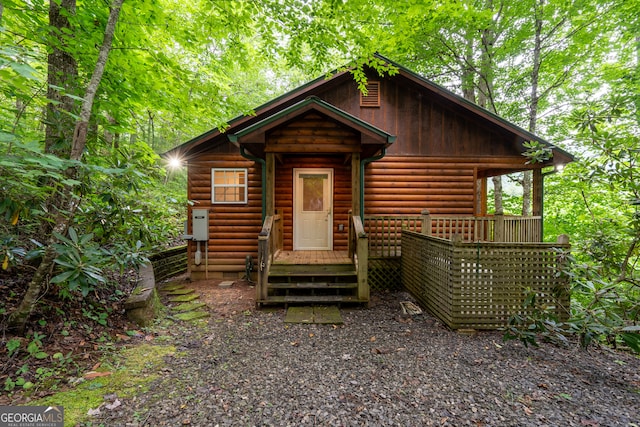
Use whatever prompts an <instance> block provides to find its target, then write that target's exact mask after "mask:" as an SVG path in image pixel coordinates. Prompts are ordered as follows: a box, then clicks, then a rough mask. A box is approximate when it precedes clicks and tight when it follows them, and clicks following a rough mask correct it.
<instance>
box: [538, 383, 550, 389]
mask: <svg viewBox="0 0 640 427" xmlns="http://www.w3.org/2000/svg"><path fill="white" fill-rule="evenodd" d="M538 387H540V388H544V389H547V388H549V386H548V385H546V384H545V383H540V384H538Z"/></svg>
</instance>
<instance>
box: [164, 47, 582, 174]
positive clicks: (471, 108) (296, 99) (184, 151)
mask: <svg viewBox="0 0 640 427" xmlns="http://www.w3.org/2000/svg"><path fill="white" fill-rule="evenodd" d="M375 56H376V57H377V58H378V59H381V60H383V61H385V62H386V63H387V64H389V65H391V66H393V67H395V68H397V70H398V74H396V75H394V77H397V76H399V77H400V78H404V79H406V80H408V81H410V82H413V83H414V84H416V85H418V86H420V87H421V88H424V89H426V90H428V91H429V92H430V93H431V94H432V95H433V96H434V98H437V99H438V100H439V101H440V102H441V103H444V104H445V105H450V106H453V107H454V108H456V109H459V110H463V111H465V112H466V113H467V114H470V115H472V116H475V117H476V118H480V119H482V120H484V121H487V122H489V123H492V124H493V125H495V126H497V127H498V128H500V129H502V130H503V131H505V132H508V133H510V134H513V135H515V136H517V137H519V138H520V139H521V140H522V142H526V141H537V142H539V143H541V144H542V145H543V146H546V147H548V148H550V149H551V150H552V151H553V154H554V156H553V157H554V158H553V160H552V162H553V164H564V163H568V162H571V161H573V160H574V157H573V156H572V155H571V154H569V153H568V152H566V151H564V150H562V149H560V148H558V147H557V146H555V145H553V144H551V143H550V142H549V141H546V140H545V139H543V138H541V137H539V136H537V135H535V134H533V133H531V132H528V131H526V130H525V129H523V128H521V127H519V126H517V125H515V124H513V123H511V122H509V121H507V120H505V119H503V118H502V117H500V116H498V115H497V114H494V113H492V112H490V111H488V110H486V109H484V108H482V107H480V106H479V105H477V104H475V103H473V102H471V101H469V100H467V99H465V98H463V97H461V96H460V95H457V94H455V93H454V92H451V91H450V90H448V89H446V88H444V87H442V86H440V85H438V84H436V83H434V82H432V81H431V80H429V79H426V78H424V77H422V76H420V75H418V74H416V73H415V72H413V71H411V70H409V69H408V68H406V67H404V66H402V65H400V64H398V63H396V62H394V61H392V60H390V59H388V58H386V57H384V56H382V55H380V54H375ZM330 75H331V77H330V78H325V77H324V76H322V77H318V78H316V79H315V80H312V81H310V82H308V83H306V84H304V85H302V86H299V87H297V88H296V89H293V90H291V91H289V92H287V93H285V94H283V95H281V96H279V97H277V98H275V99H273V100H271V101H269V102H267V103H265V104H263V105H261V106H259V107H257V108H256V109H255V114H254V115H241V116H237V117H236V118H234V119H232V120H231V121H230V122H229V126H228V128H227V129H226V131H224V132H221V131H220V130H218V129H212V130H210V131H208V132H205V133H203V134H201V135H199V136H196V137H195V138H193V139H191V140H189V141H187V142H185V143H183V144H181V145H179V146H177V147H175V148H173V149H171V150H169V151H167V152H166V153H164V154H163V157H174V156H175V157H187V158H188V157H191V156H193V155H195V154H197V153H200V152H202V151H205V150H207V149H209V148H212V147H215V146H217V145H219V144H221V143H226V142H227V141H229V140H230V139H231V140H232V139H233V138H234V137H233V135H237V136H238V137H239V138H240V137H241V136H243V135H246V134H248V133H250V132H252V131H256V129H257V128H259V127H260V126H258V124H259V123H262V125H268V124H269V123H271V122H269V120H272V121H273V120H277V117H280V115H281V113H282V112H284V111H289V112H292V111H295V110H296V107H294V106H295V105H296V104H299V103H301V102H304V100H305V99H313V98H315V99H316V100H317V101H309V104H314V105H315V107H316V108H322V109H325V111H332V112H333V113H335V114H337V115H338V116H340V117H342V119H345V118H346V116H343V115H342V114H346V115H348V116H351V117H352V118H349V119H348V121H349V122H350V124H351V126H354V125H357V127H361V128H363V129H367V128H368V127H370V128H374V126H372V125H370V124H368V123H366V122H364V121H362V120H360V119H358V118H357V117H355V116H352V115H351V114H349V113H346V112H344V111H342V110H339V109H337V108H336V107H334V106H331V104H329V103H326V102H324V101H321V100H319V98H317V97H313V95H314V94H315V93H318V92H319V89H326V88H329V87H331V86H335V85H338V84H340V83H342V82H344V81H346V80H350V79H352V76H351V74H350V72H349V71H337V70H334V71H333V72H332V73H330ZM318 101H321V102H318ZM309 104H307V105H309ZM291 108H293V110H290V109H291ZM297 108H301V107H297ZM333 110H338V111H340V112H341V113H338V111H333ZM353 119H355V121H354V120H353ZM343 123H344V122H343ZM250 129H252V130H250ZM375 129H377V128H375ZM378 130H379V131H381V132H384V131H382V130H380V129H378ZM227 135H229V136H230V137H231V138H229V139H228V138H227ZM523 151H524V147H523Z"/></svg>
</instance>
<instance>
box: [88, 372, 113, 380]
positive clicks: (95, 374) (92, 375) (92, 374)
mask: <svg viewBox="0 0 640 427" xmlns="http://www.w3.org/2000/svg"><path fill="white" fill-rule="evenodd" d="M109 375H111V372H94V371H90V372H87V373H86V374H84V375H83V377H84V378H85V379H87V380H91V379H93V378H98V377H107V376H109Z"/></svg>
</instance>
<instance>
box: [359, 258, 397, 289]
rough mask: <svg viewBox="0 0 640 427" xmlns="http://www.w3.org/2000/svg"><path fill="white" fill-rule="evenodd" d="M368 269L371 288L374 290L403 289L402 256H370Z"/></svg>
mask: <svg viewBox="0 0 640 427" xmlns="http://www.w3.org/2000/svg"><path fill="white" fill-rule="evenodd" d="M367 271H368V281H369V288H370V289H371V290H372V291H397V290H399V289H402V279H401V274H400V273H401V262H400V257H389V258H371V257H369V265H368V269H367Z"/></svg>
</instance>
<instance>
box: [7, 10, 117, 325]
mask: <svg viewBox="0 0 640 427" xmlns="http://www.w3.org/2000/svg"><path fill="white" fill-rule="evenodd" d="M64 1H65V0H63V2H64ZM122 2H123V0H113V3H112V5H111V11H110V14H109V20H108V22H107V26H106V28H105V34H104V40H103V42H102V46H101V48H100V53H99V54H98V60H97V62H96V66H95V69H94V71H93V74H92V75H91V80H90V82H89V86H88V87H87V90H86V93H85V96H84V98H83V99H84V100H83V102H82V106H81V109H80V116H79V118H78V121H77V122H76V126H75V129H74V132H73V140H72V144H71V154H70V158H71V159H72V160H80V159H81V158H82V153H83V151H84V147H85V145H86V142H87V128H88V125H89V119H90V118H91V108H92V107H93V100H94V99H95V95H96V92H97V90H98V85H99V84H100V80H101V79H102V74H103V73H104V69H105V67H106V64H107V58H108V56H109V51H110V50H111V44H112V41H113V34H114V32H115V27H116V23H117V21H118V16H119V15H120V8H121V7H122ZM51 3H52V4H54V3H55V2H54V1H52V2H51ZM68 174H69V175H70V176H74V174H75V171H73V170H71V171H68ZM72 191H73V190H72V188H71V187H68V186H65V187H64V188H63V189H62V191H61V192H62V195H61V196H59V198H58V199H57V201H58V203H59V206H60V207H65V205H66V207H67V209H68V210H67V211H66V215H64V216H63V215H62V212H63V209H59V210H57V212H56V217H57V221H56V222H55V224H56V225H55V227H54V229H53V232H56V233H60V234H64V233H65V232H66V230H67V227H68V225H69V223H70V222H71V221H72V219H73V215H74V212H75V210H76V208H77V206H78V202H77V200H75V199H74V197H73V194H72ZM53 232H52V233H50V234H49V236H48V238H47V245H46V248H45V252H44V256H43V258H42V260H41V261H40V265H39V266H38V269H37V270H36V273H35V274H34V275H33V277H32V278H31V282H29V286H28V288H27V292H26V293H25V296H24V297H23V299H22V301H21V302H20V305H19V306H18V307H17V309H16V310H15V311H14V312H13V313H11V315H10V316H9V319H8V326H9V328H10V329H15V330H16V331H17V332H18V333H20V334H22V333H24V330H25V327H26V324H27V320H28V318H29V316H30V314H31V312H32V311H33V308H34V307H35V305H36V303H37V302H38V299H39V296H40V293H41V290H42V285H43V283H45V280H46V279H47V277H48V275H49V274H50V272H51V270H52V268H53V265H54V260H55V257H56V251H55V247H54V244H55V243H57V239H56V237H55V234H54V233H53Z"/></svg>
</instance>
